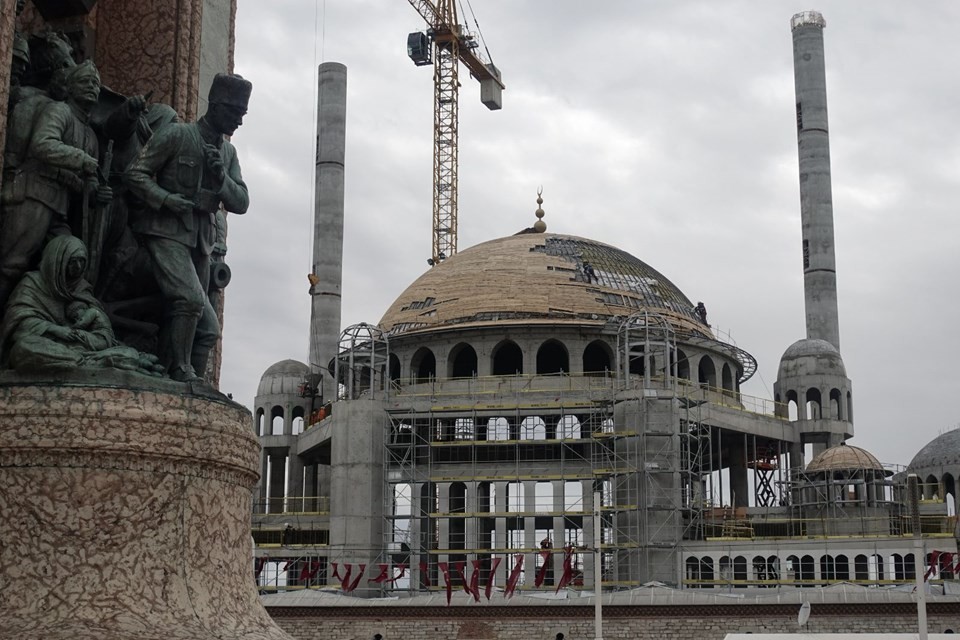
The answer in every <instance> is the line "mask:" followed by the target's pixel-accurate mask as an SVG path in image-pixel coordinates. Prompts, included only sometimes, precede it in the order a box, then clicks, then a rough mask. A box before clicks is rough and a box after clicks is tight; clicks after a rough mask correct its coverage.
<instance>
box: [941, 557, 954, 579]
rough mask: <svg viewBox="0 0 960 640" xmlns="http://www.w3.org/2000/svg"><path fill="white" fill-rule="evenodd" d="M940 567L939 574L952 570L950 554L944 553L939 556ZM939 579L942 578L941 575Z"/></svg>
mask: <svg viewBox="0 0 960 640" xmlns="http://www.w3.org/2000/svg"><path fill="white" fill-rule="evenodd" d="M940 567H942V569H941V574H942V573H943V572H944V571H950V570H951V569H952V568H953V554H952V553H950V552H949V551H944V552H943V553H941V554H940ZM940 577H941V578H942V577H943V576H942V575H941V576H940Z"/></svg>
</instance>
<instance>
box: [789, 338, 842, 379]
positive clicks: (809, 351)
mask: <svg viewBox="0 0 960 640" xmlns="http://www.w3.org/2000/svg"><path fill="white" fill-rule="evenodd" d="M779 372H780V375H779V376H778V378H783V377H784V374H794V375H796V374H798V373H807V374H823V373H831V374H835V375H839V376H843V377H846V376H847V368H846V366H844V364H843V358H842V357H841V356H840V351H839V350H837V348H836V347H835V346H833V345H832V344H831V343H829V342H827V341H826V340H820V339H817V338H804V339H803V340H797V341H796V342H794V343H793V344H792V345H790V346H789V347H787V350H786V351H784V352H783V356H781V358H780V368H779Z"/></svg>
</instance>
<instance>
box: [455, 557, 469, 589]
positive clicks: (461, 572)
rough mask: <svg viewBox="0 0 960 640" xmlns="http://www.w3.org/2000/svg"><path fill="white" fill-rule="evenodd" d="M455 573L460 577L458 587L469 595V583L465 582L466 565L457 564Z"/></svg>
mask: <svg viewBox="0 0 960 640" xmlns="http://www.w3.org/2000/svg"><path fill="white" fill-rule="evenodd" d="M454 566H456V568H457V573H458V574H459V575H460V586H462V587H463V590H464V592H466V593H470V581H469V580H467V571H466V569H467V563H466V562H458V563H457V564H456V565H454Z"/></svg>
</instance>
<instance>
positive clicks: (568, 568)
mask: <svg viewBox="0 0 960 640" xmlns="http://www.w3.org/2000/svg"><path fill="white" fill-rule="evenodd" d="M572 579H573V547H572V546H569V547H564V548H563V575H562V576H560V581H559V582H557V589H556V591H554V593H559V592H560V589H563V588H564V587H565V586H567V585H568V584H570V580H572Z"/></svg>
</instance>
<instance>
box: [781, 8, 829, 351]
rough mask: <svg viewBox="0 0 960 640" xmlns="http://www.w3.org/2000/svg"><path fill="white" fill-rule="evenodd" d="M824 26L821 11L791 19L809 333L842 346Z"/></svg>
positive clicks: (802, 14)
mask: <svg viewBox="0 0 960 640" xmlns="http://www.w3.org/2000/svg"><path fill="white" fill-rule="evenodd" d="M825 26H826V22H825V21H824V19H823V16H822V15H820V14H819V13H817V12H816V11H806V12H804V13H799V14H797V15H795V16H794V17H793V19H792V20H791V28H792V31H793V73H794V86H795V89H796V97H797V147H798V150H799V156H800V218H801V223H802V228H803V245H802V250H803V288H804V300H805V305H804V306H805V310H806V318H807V337H808V338H816V339H821V340H826V341H828V342H830V343H831V344H832V345H833V346H835V347H836V348H837V349H839V348H840V323H839V319H838V314H837V265H836V259H835V257H834V235H833V194H832V186H831V180H830V133H829V127H828V125H827V82H826V72H825V65H824V53H823V29H824V27H825Z"/></svg>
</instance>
